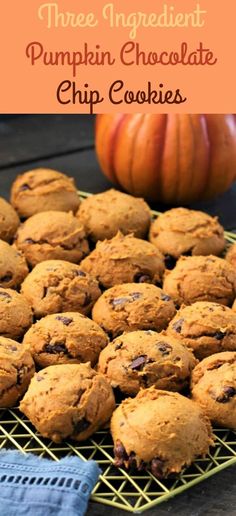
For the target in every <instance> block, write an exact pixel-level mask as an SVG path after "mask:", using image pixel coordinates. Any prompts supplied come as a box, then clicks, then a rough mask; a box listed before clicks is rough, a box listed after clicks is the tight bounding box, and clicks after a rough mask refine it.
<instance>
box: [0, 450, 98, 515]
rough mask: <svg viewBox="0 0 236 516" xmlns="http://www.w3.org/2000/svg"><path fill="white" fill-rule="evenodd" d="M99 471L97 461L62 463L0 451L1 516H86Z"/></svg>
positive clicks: (68, 459)
mask: <svg viewBox="0 0 236 516" xmlns="http://www.w3.org/2000/svg"><path fill="white" fill-rule="evenodd" d="M99 473H100V470H99V468H98V465H97V464H96V462H94V461H88V462H84V461H82V460H81V459H79V458H78V457H75V456H74V457H67V458H64V459H61V460H60V461H59V462H56V461H53V460H48V459H41V458H40V457H37V456H36V455H32V454H31V453H29V454H27V455H24V454H23V453H21V452H18V451H6V450H2V451H1V452H0V515H1V516H83V515H84V514H85V512H86V509H87V505H88V499H89V496H90V493H91V491H92V489H93V487H94V485H95V484H96V482H97V479H98V475H99Z"/></svg>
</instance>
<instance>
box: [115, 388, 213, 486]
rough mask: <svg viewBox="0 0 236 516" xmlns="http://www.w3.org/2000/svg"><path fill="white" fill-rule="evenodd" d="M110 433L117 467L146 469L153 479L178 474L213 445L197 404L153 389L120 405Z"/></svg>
mask: <svg viewBox="0 0 236 516" xmlns="http://www.w3.org/2000/svg"><path fill="white" fill-rule="evenodd" d="M111 433H112V437H113V441H114V455H115V464H116V465H117V466H125V467H126V468H129V467H132V468H135V467H136V468H137V469H138V470H143V469H147V468H148V469H150V470H151V472H152V474H153V475H154V476H155V477H157V478H165V477H167V476H168V475H170V474H177V473H179V472H180V471H181V469H182V468H183V467H184V466H186V465H187V466H188V465H190V464H191V463H192V462H193V461H194V459H195V458H196V457H199V456H204V455H206V453H208V451H209V446H210V445H211V444H213V435H212V430H211V425H210V421H209V419H208V418H207V417H206V416H205V415H204V414H203V412H202V410H201V408H200V407H199V406H198V405H197V403H194V402H193V401H191V400H189V399H188V398H185V397H184V396H182V395H181V394H178V393H174V392H167V391H162V390H157V389H155V388H153V387H151V388H149V389H144V390H141V391H140V392H139V393H138V395H137V396H136V398H128V399H126V400H124V401H123V402H122V403H121V405H120V406H119V407H118V408H117V409H116V410H115V412H114V413H113V416H112V419H111Z"/></svg>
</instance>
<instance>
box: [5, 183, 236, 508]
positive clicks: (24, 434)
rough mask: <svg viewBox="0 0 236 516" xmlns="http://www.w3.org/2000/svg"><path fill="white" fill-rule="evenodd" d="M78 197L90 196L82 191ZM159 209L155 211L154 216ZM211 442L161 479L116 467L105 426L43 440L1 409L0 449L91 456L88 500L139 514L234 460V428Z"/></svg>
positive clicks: (234, 238) (230, 238)
mask: <svg viewBox="0 0 236 516" xmlns="http://www.w3.org/2000/svg"><path fill="white" fill-rule="evenodd" d="M80 195H81V197H82V198H86V197H88V195H90V194H87V193H86V192H80ZM158 215H159V213H158V212H155V211H153V217H156V216H158ZM225 236H226V239H227V242H228V244H229V245H230V244H232V243H234V242H236V235H235V234H234V233H230V232H225ZM214 436H215V446H214V447H212V448H211V450H210V453H209V454H208V455H207V456H206V457H205V458H201V459H197V460H195V462H194V463H193V464H192V465H191V466H189V467H188V468H185V469H184V470H183V471H182V472H181V474H180V475H178V476H177V477H176V478H174V479H167V480H163V481H160V480H158V479H156V478H155V477H154V476H153V475H152V473H150V472H148V471H147V472H140V473H139V472H137V471H134V472H130V471H129V472H127V471H126V470H125V469H123V468H116V467H114V458H113V443H112V438H111V435H110V432H109V430H101V431H99V432H97V433H95V434H94V435H93V436H92V437H91V438H90V439H88V440H87V441H84V442H81V443H74V442H72V441H70V442H69V441H68V442H64V443H63V444H61V445H58V444H55V443H53V442H52V441H49V440H47V439H44V438H42V437H41V435H40V434H39V433H38V432H35V429H34V427H33V425H32V424H31V423H30V422H29V421H28V419H27V418H26V417H25V416H23V415H22V414H21V413H20V412H19V411H18V409H0V449H1V448H5V449H6V448H11V449H12V448H15V449H18V450H20V451H21V452H22V453H29V452H32V453H35V454H38V455H39V456H40V457H46V458H49V459H53V460H56V461H58V460H59V459H60V458H62V457H65V456H67V457H68V456H70V455H77V456H78V457H80V458H81V459H83V460H85V461H86V460H89V459H93V460H95V461H96V462H97V463H98V464H99V467H100V469H101V471H102V473H101V475H100V477H99V480H98V482H97V484H96V486H95V487H94V489H93V492H92V495H91V499H92V500H93V501H96V502H99V503H103V504H106V505H110V506H113V507H117V508H120V509H123V510H124V511H127V512H131V513H141V512H143V511H145V510H147V509H150V508H151V507H154V506H156V505H158V504H160V503H161V502H164V501H167V500H168V499H170V498H171V497H173V496H175V495H177V494H179V493H182V492H183V491H185V490H187V489H189V488H191V487H192V486H194V485H196V484H198V483H199V482H201V481H203V480H205V479H207V478H208V477H210V476H212V475H215V474H216V473H218V472H219V471H221V470H223V469H224V468H227V467H229V466H232V465H236V432H234V431H230V430H228V429H225V428H214Z"/></svg>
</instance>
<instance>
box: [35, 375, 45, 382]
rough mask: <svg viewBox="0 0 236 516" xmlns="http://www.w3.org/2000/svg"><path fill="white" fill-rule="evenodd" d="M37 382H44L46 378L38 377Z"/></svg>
mask: <svg viewBox="0 0 236 516" xmlns="http://www.w3.org/2000/svg"><path fill="white" fill-rule="evenodd" d="M36 380H37V382H42V380H44V378H43V376H39V375H37V376H36Z"/></svg>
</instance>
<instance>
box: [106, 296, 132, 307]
mask: <svg viewBox="0 0 236 516" xmlns="http://www.w3.org/2000/svg"><path fill="white" fill-rule="evenodd" d="M129 301H130V300H129V298H128V297H116V298H115V299H111V301H110V303H111V304H112V305H113V306H119V305H124V304H125V303H128V302H129Z"/></svg>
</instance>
